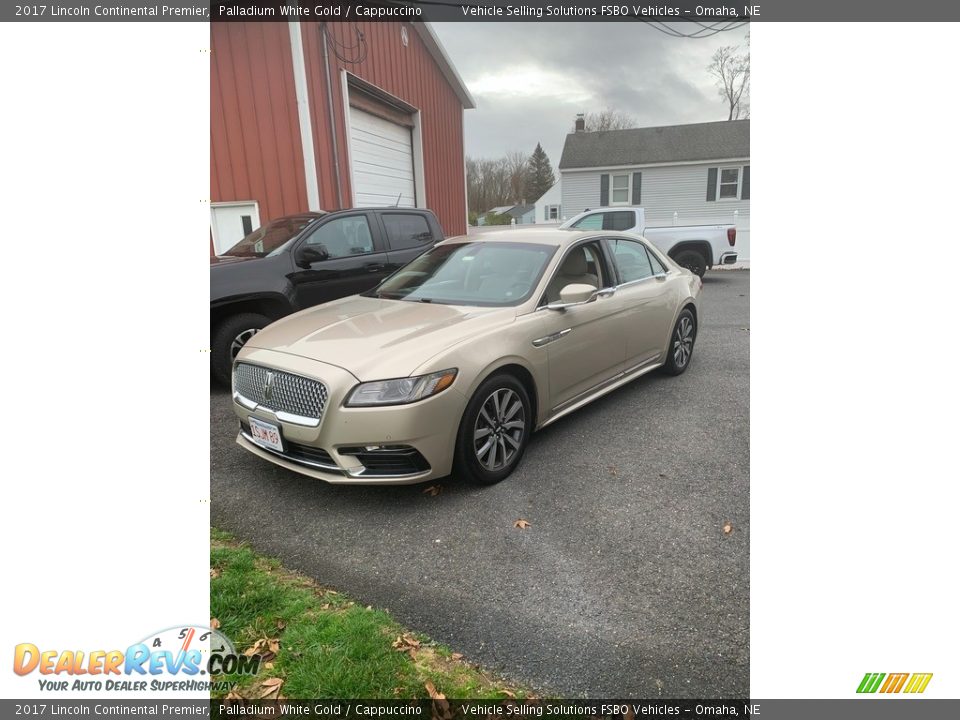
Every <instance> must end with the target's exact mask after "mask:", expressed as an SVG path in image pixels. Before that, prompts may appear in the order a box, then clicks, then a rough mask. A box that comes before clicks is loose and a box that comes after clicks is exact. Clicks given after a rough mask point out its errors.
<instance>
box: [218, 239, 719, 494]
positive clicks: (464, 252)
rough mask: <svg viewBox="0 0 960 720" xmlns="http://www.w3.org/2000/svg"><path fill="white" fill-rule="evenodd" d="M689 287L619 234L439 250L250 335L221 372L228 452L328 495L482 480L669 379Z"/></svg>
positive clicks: (688, 335) (679, 271)
mask: <svg viewBox="0 0 960 720" xmlns="http://www.w3.org/2000/svg"><path fill="white" fill-rule="evenodd" d="M700 290H701V283H700V278H698V277H697V276H696V275H694V274H693V273H691V272H690V271H688V270H685V269H683V268H681V267H679V266H678V265H676V264H675V263H674V262H673V261H672V260H670V259H669V258H668V257H666V256H665V255H664V254H663V253H662V252H660V251H659V250H657V249H656V248H655V247H653V246H652V245H651V244H649V243H648V242H646V241H644V240H643V239H642V238H640V237H638V236H635V235H627V234H624V233H616V232H608V231H603V232H578V231H572V230H558V229H552V230H506V231H502V232H493V233H489V234H485V235H483V236H482V239H474V238H465V237H461V238H452V239H450V240H447V241H444V242H442V243H440V244H438V245H436V246H435V247H434V248H432V249H430V250H428V251H427V252H425V253H424V254H422V255H420V256H419V257H418V258H416V259H415V260H413V261H412V262H410V263H409V264H408V265H406V266H405V267H403V268H401V269H400V270H399V271H397V272H396V273H394V274H393V275H391V276H390V277H389V278H387V279H386V280H384V281H383V282H382V283H381V284H380V285H378V286H377V287H376V288H374V289H373V290H370V291H368V292H365V293H363V294H361V295H355V296H353V297H349V298H344V299H342V300H337V301H334V302H330V303H327V304H325V305H319V306H317V307H314V308H311V309H308V310H303V311H301V312H299V313H296V314H294V315H290V316H289V317H287V318H284V319H283V320H280V321H279V322H276V323H274V324H272V325H270V326H268V327H267V328H266V329H264V330H262V331H261V332H259V333H258V334H256V335H254V336H253V337H252V338H250V340H249V341H248V342H247V344H246V345H245V346H244V347H243V349H242V350H241V351H240V353H239V354H238V356H237V359H236V362H235V363H234V367H233V400H234V408H235V410H236V412H237V415H238V416H239V418H240V434H239V435H238V437H237V442H238V443H239V444H240V445H242V446H243V447H244V448H246V449H247V450H249V451H250V452H252V453H255V454H257V455H259V456H260V457H262V458H264V459H266V460H270V461H272V462H274V463H276V464H278V465H281V466H283V467H285V468H288V469H290V470H295V471H297V472H300V473H304V474H306V475H310V476H312V477H315V478H319V479H321V480H326V481H328V482H334V483H370V484H373V483H416V482H421V481H424V480H429V479H431V478H435V477H442V476H445V475H448V474H450V473H451V472H456V473H457V474H459V475H462V476H463V477H466V478H468V479H469V480H472V481H474V482H477V483H484V484H490V483H495V482H499V481H500V480H502V479H504V478H505V477H507V475H509V474H510V473H511V472H512V471H513V469H514V468H516V466H517V464H518V463H519V462H520V460H521V458H522V456H523V451H524V449H525V448H526V446H527V443H528V442H529V440H530V436H531V434H532V433H533V432H534V430H537V429H539V428H542V427H544V426H545V425H547V424H549V423H551V422H553V421H554V420H556V419H558V418H560V417H563V416H564V415H566V414H568V413H570V412H572V411H574V410H576V409H577V408H579V407H581V406H583V405H585V404H586V403H588V402H590V401H591V400H595V399H596V398H598V397H600V396H601V395H603V394H605V393H607V392H610V391H611V390H613V389H614V388H616V387H618V386H620V385H623V384H624V383H627V382H629V381H631V380H633V379H635V378H637V377H639V376H641V375H643V374H645V373H647V372H650V371H651V370H654V369H656V368H659V367H662V368H664V370H665V371H666V372H668V373H670V374H674V375H679V374H680V373H682V372H683V371H684V370H686V369H687V367H688V366H689V364H690V360H691V356H692V353H693V346H694V341H695V339H696V335H697V325H698V319H699V313H698V297H699V295H700Z"/></svg>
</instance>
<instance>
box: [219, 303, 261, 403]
mask: <svg viewBox="0 0 960 720" xmlns="http://www.w3.org/2000/svg"><path fill="white" fill-rule="evenodd" d="M271 322H273V321H272V320H271V319H270V318H268V317H267V316H266V315H260V314H259V313H240V314H239V315H231V316H230V317H228V318H226V319H225V320H222V321H221V322H220V324H219V325H218V326H217V328H216V330H215V331H214V333H213V340H212V343H211V345H212V346H211V348H210V353H211V357H210V371H211V373H212V374H213V377H214V379H215V380H216V381H217V382H219V383H220V384H221V385H224V386H226V387H230V372H231V370H232V369H233V361H234V359H235V358H236V357H237V353H238V352H240V349H241V348H242V347H243V346H244V345H245V344H246V342H247V341H248V340H249V339H250V338H252V337H253V336H254V335H256V334H257V333H258V332H259V331H260V330H263V328H265V327H266V326H267V325H269V324H270V323H271Z"/></svg>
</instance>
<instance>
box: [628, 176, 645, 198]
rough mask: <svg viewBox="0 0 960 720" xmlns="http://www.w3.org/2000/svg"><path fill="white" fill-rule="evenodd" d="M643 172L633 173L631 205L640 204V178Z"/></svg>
mask: <svg viewBox="0 0 960 720" xmlns="http://www.w3.org/2000/svg"><path fill="white" fill-rule="evenodd" d="M642 175H643V173H634V174H633V199H632V200H631V201H630V203H631V204H632V205H639V204H640V178H641V176H642Z"/></svg>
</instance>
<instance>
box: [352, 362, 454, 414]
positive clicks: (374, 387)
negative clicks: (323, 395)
mask: <svg viewBox="0 0 960 720" xmlns="http://www.w3.org/2000/svg"><path fill="white" fill-rule="evenodd" d="M456 377H457V369H456V368H452V369H450V370H441V371H440V372H435V373H430V374H429V375H420V376H419V377H408V378H397V379H396V380H376V381H374V382H365V383H360V384H359V385H357V386H356V387H355V388H354V389H353V392H351V393H350V397H348V398H347V403H346V404H347V407H369V406H371V405H405V404H407V403H413V402H417V401H418V400H425V399H426V398H428V397H430V396H431V395H436V394H437V393H439V392H443V391H444V390H446V389H447V388H448V387H450V386H451V385H453V380H454V378H456Z"/></svg>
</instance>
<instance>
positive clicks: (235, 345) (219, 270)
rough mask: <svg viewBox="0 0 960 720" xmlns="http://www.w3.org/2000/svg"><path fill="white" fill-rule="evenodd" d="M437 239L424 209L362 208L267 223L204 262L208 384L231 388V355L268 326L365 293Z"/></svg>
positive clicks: (440, 234) (438, 230)
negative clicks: (207, 279) (206, 271)
mask: <svg viewBox="0 0 960 720" xmlns="http://www.w3.org/2000/svg"><path fill="white" fill-rule="evenodd" d="M441 240H443V230H442V229H441V228H440V224H439V223H438V222H437V218H436V217H434V215H433V213H432V212H430V211H429V210H415V209H407V208H363V209H356V210H339V211H337V212H331V213H322V212H308V213H302V214H300V215H287V216H284V217H280V218H276V219H275V220H271V221H270V222H268V223H267V224H266V225H263V226H262V227H260V228H259V229H257V230H255V231H254V232H252V233H251V234H249V235H247V237H245V238H244V239H243V240H241V241H240V242H239V243H237V244H236V245H234V246H233V247H232V248H230V249H229V250H227V251H226V252H225V253H223V255H218V256H216V257H211V258H210V336H211V337H210V342H211V346H210V347H211V352H212V357H211V371H212V373H213V376H214V378H215V379H216V380H218V381H219V382H221V383H224V384H226V385H229V384H230V369H231V365H232V363H233V359H234V358H235V357H236V355H237V352H239V350H240V348H241V347H243V344H244V343H245V342H247V340H249V339H250V338H251V337H252V336H253V335H254V334H256V333H257V331H258V330H260V329H262V328H264V327H266V326H267V325H269V324H270V323H271V322H273V321H274V320H278V319H279V318H281V317H283V316H284V315H289V314H290V313H292V312H296V311H297V310H302V309H304V308H307V307H310V306H312V305H318V304H319V303H323V302H327V301H329V300H336V299H337V298H342V297H346V296H347V295H354V294H356V293H360V292H363V291H364V290H369V289H370V288H372V287H373V286H374V285H376V284H378V283H379V282H380V281H381V280H383V279H384V278H385V277H386V276H387V275H390V274H391V273H392V272H394V271H395V270H397V269H398V268H400V267H401V266H403V265H406V264H407V263H408V262H410V261H411V260H413V258H415V257H416V256H417V255H419V254H420V253H422V252H423V251H424V250H426V249H428V248H430V247H432V246H433V245H434V244H436V243H438V242H440V241H441Z"/></svg>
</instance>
